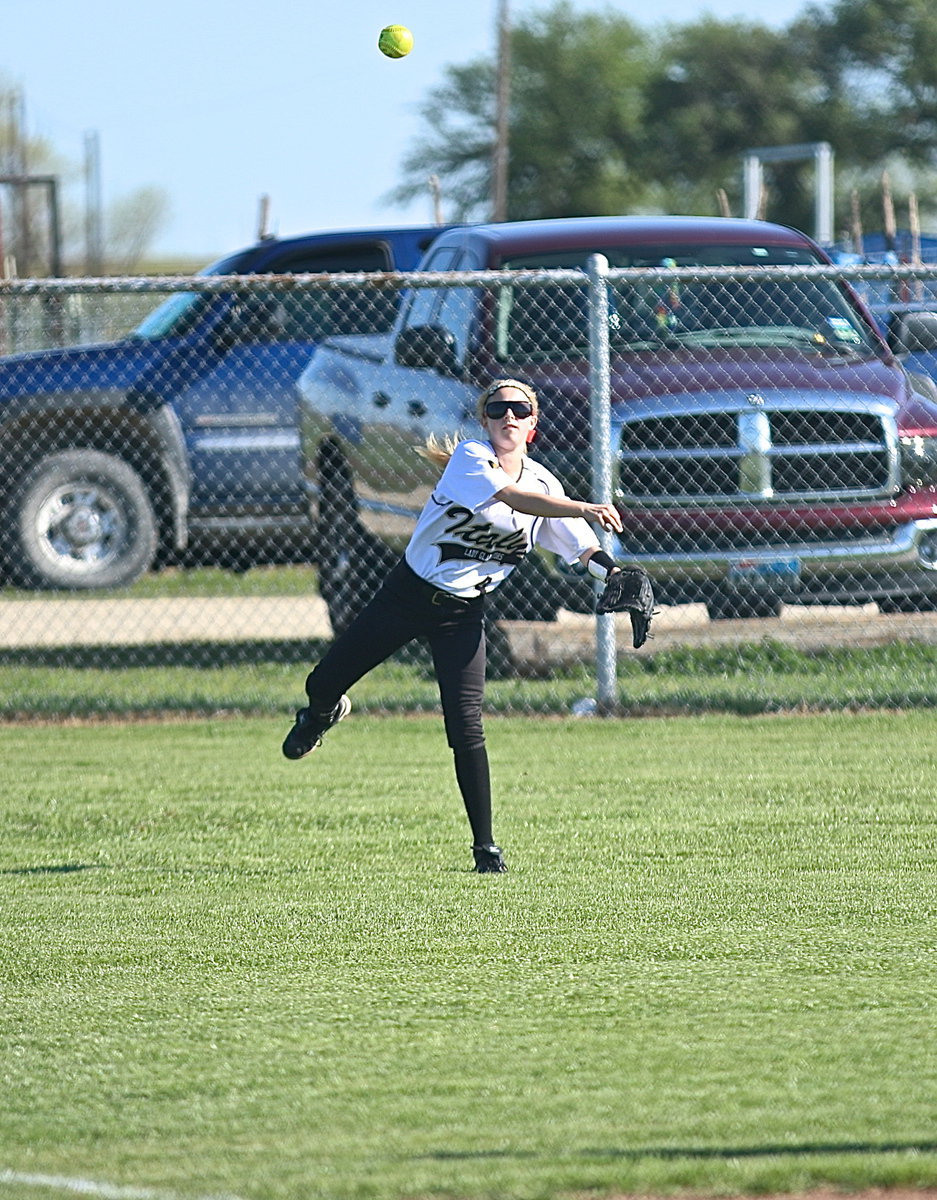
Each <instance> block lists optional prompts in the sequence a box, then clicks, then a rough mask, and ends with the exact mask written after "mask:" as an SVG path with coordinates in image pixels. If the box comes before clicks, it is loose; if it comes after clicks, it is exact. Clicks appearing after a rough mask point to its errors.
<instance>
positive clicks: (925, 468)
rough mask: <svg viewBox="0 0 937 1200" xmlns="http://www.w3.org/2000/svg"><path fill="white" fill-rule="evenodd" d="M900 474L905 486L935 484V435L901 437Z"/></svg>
mask: <svg viewBox="0 0 937 1200" xmlns="http://www.w3.org/2000/svg"><path fill="white" fill-rule="evenodd" d="M901 475H902V482H903V484H904V486H905V487H929V486H933V485H937V437H922V436H920V435H918V434H915V435H913V436H911V437H903V438H902V439H901Z"/></svg>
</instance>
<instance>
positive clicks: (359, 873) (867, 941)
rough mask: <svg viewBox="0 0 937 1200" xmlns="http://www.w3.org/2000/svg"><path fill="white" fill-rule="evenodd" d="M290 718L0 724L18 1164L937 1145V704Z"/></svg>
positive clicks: (796, 1184)
mask: <svg viewBox="0 0 937 1200" xmlns="http://www.w3.org/2000/svg"><path fill="white" fill-rule="evenodd" d="M286 725H287V722H286V721H285V720H284V719H282V718H281V719H272V718H266V717H265V718H258V719H253V720H247V719H231V720H219V721H214V722H212V721H209V720H197V721H191V722H183V721H180V722H178V723H174V724H171V723H152V724H147V723H137V724H127V725H121V724H105V725H92V726H80V725H77V724H76V725H53V726H43V725H6V726H0V753H2V757H3V763H4V770H3V772H2V775H0V798H2V802H0V831H2V842H0V845H2V850H0V904H2V941H0V1017H2V1026H0V1045H2V1058H0V1062H2V1078H3V1085H4V1086H3V1093H4V1098H3V1103H2V1105H0V1184H2V1185H3V1186H2V1188H0V1193H2V1194H3V1195H9V1196H12V1197H24V1198H25V1197H36V1196H48V1195H53V1194H61V1193H62V1191H63V1190H64V1191H72V1192H74V1191H83V1192H85V1193H86V1194H91V1195H98V1196H104V1197H110V1198H111V1200H121V1197H125V1198H126V1200H145V1198H146V1197H152V1198H153V1200H160V1197H165V1196H166V1195H170V1194H171V1195H172V1196H174V1197H181V1198H186V1200H188V1198H192V1200H195V1198H204V1197H209V1196H211V1197H221V1196H227V1197H231V1196H236V1197H242V1198H244V1200H280V1198H289V1200H308V1198H317V1197H322V1198H329V1200H332V1198H334V1200H346V1198H351V1197H356V1198H358V1197H360V1198H369V1200H403V1198H404V1197H427V1196H440V1197H443V1196H444V1197H473V1198H475V1197H492V1198H494V1197H499V1198H502V1197H503V1198H509V1200H510V1198H518V1200H520V1198H524V1200H540V1198H545V1197H556V1196H560V1195H564V1194H577V1195H583V1194H591V1195H603V1194H613V1193H616V1192H618V1193H621V1192H645V1193H648V1192H666V1193H669V1192H674V1191H680V1190H691V1191H694V1192H699V1193H710V1194H737V1193H742V1192H764V1191H769V1190H780V1191H792V1190H797V1189H802V1188H807V1187H811V1186H813V1185H817V1184H821V1183H829V1184H832V1185H834V1186H836V1187H838V1188H842V1189H847V1190H848V1189H859V1188H862V1187H865V1186H868V1185H879V1186H882V1185H884V1186H890V1185H895V1186H897V1185H904V1186H934V1185H935V1184H937V1050H935V1037H934V1031H935V1025H937V1015H935V1014H937V1004H935V996H937V952H935V941H937V939H935V930H937V871H935V858H937V837H935V834H937V830H935V821H937V811H935V803H934V796H935V774H937V736H935V735H937V713H934V712H933V711H918V712H906V713H895V714H862V715H855V714H852V715H850V714H836V715H827V716H817V717H790V716H784V717H754V718H744V717H734V716H704V717H679V718H672V719H656V718H655V719H646V720H638V721H633V722H620V721H598V720H585V721H578V722H577V721H574V720H564V719H543V720H539V721H533V720H524V719H508V718H495V719H492V720H490V721H489V742H490V749H491V756H492V763H493V773H494V778H495V783H496V795H497V800H496V815H497V820H496V832H497V835H498V836H499V838H500V839H501V841H502V843H503V845H504V847H505V851H506V854H507V856H508V861H509V863H510V865H511V868H512V870H511V874H509V875H508V876H504V877H493V876H476V875H474V874H473V873H471V871H470V870H469V866H470V861H471V856H470V853H469V848H468V843H469V837H468V829H467V823H466V822H465V820H464V817H463V815H462V812H461V807H460V802H459V800H458V799H457V796H456V793H455V788H454V783H453V780H452V778H451V767H450V760H449V753H448V750H447V749H446V746H445V743H444V738H443V735H442V731H441V728H440V722H439V720H438V719H437V718H430V717H423V718H384V719H379V718H375V717H370V716H362V715H358V716H357V717H356V716H353V717H352V719H351V720H349V721H348V722H346V723H344V724H343V725H342V726H341V727H340V728H339V729H337V730H335V731H334V733H332V734H330V736H329V739H328V740H327V742H326V745H325V747H324V748H323V750H322V751H321V752H320V753H319V754H317V755H315V756H314V757H313V758H312V759H310V760H309V761H307V762H303V763H298V764H291V763H287V762H286V761H285V760H283V759H282V758H281V757H280V756H279V742H280V740H281V738H282V736H283V734H284V732H285V730H286ZM43 1179H46V1182H45V1183H43V1182H42V1180H43ZM115 1189H123V1190H115ZM146 1189H151V1190H146Z"/></svg>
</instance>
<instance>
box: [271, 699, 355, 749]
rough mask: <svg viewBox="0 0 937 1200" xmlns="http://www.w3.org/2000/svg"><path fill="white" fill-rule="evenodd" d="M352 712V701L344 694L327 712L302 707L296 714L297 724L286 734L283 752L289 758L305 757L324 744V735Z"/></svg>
mask: <svg viewBox="0 0 937 1200" xmlns="http://www.w3.org/2000/svg"><path fill="white" fill-rule="evenodd" d="M350 712H351V701H350V700H349V699H348V697H347V696H342V697H341V699H340V700H339V702H338V704H336V705H335V707H334V708H333V709H332V711H331V712H327V713H314V712H311V711H310V710H309V709H308V708H301V709H300V710H299V712H298V713H297V714H296V724H295V725H294V726H293V728H292V729H291V730H290V731H289V733H288V734H287V735H286V739H285V741H284V742H283V753H284V754H285V755H286V757H287V758H293V759H296V758H305V757H306V755H307V754H311V753H312V751H313V750H318V748H319V747H320V746H321V745H322V737H323V735H324V734H326V733H328V731H329V730H330V729H331V728H332V726H333V725H337V724H338V723H339V721H341V720H342V718H343V717H347V716H348V714H349V713H350Z"/></svg>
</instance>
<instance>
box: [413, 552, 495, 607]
mask: <svg viewBox="0 0 937 1200" xmlns="http://www.w3.org/2000/svg"><path fill="white" fill-rule="evenodd" d="M399 567H400V568H401V569H402V572H405V574H406V579H407V582H408V583H409V584H411V585H412V586H413V587H415V588H417V589H418V590H419V592H420V593H421V594H422V595H423V596H424V598H425V599H427V600H429V602H430V604H436V605H438V606H439V607H440V608H446V607H448V606H450V605H451V606H454V607H455V608H465V607H466V606H467V605H469V604H477V603H478V602H479V600H482V599H484V596H483V595H482V593H479V594H478V595H477V596H456V595H454V593H452V592H447V591H446V590H445V589H444V588H438V587H434V586H433V584H431V583H429V582H428V581H427V580H425V579H424V578H423V576H422V575H417V573H416V571H414V569H413V568H412V567H411V566H410V564H409V563H408V562H407V560H406V559H404V558H402V559H401V560H400V564H399Z"/></svg>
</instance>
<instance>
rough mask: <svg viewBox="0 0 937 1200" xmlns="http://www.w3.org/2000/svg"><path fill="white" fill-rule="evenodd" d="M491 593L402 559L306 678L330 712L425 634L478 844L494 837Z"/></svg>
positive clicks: (309, 690)
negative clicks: (487, 717)
mask: <svg viewBox="0 0 937 1200" xmlns="http://www.w3.org/2000/svg"><path fill="white" fill-rule="evenodd" d="M484 609H485V601H484V597H483V596H479V597H477V598H473V599H471V600H467V601H460V600H459V599H457V598H456V597H451V596H448V595H447V594H446V593H444V592H440V591H438V590H436V589H434V588H433V587H432V586H431V585H430V584H428V583H426V581H425V580H423V579H421V578H420V577H419V576H418V575H416V574H415V573H414V572H413V571H412V570H411V569H410V567H409V566H408V565H407V564H406V562H404V561H403V560H401V561H400V562H399V563H398V564H397V565H396V566H395V567H394V568H393V570H392V571H391V572H390V574H389V575H388V576H387V579H386V580H385V581H384V583H383V584H382V585H381V588H380V590H379V591H378V592H377V594H376V595H375V596H374V598H373V599H372V600H371V601H370V603H369V604H367V605H366V606H365V608H363V609H362V611H361V612H360V613H359V614H358V616H357V617H356V618H355V619H354V621H352V623H351V625H349V626H348V628H347V629H346V630H345V631H344V632H343V633H341V634H340V635H339V636H338V637H337V638H336V639H335V641H334V642H333V643H332V645H331V646H330V647H329V649H328V651H327V652H326V654H325V656H324V657H323V658H322V660H321V661H320V662H319V664H318V665H317V666H316V667H315V668H314V670H313V671H312V672H311V673H310V674H309V676H308V678H307V679H306V694H307V696H308V697H309V707H310V708H311V709H312V711H313V712H323V713H324V712H330V711H331V710H332V709H333V708H334V707H335V705H336V704H337V703H338V701H339V698H340V696H341V695H342V693H343V692H347V691H348V690H349V688H351V687H352V686H353V685H354V684H355V683H357V681H358V680H359V679H361V678H362V677H363V676H364V675H366V674H367V673H368V672H369V671H372V670H373V669H374V668H375V667H376V666H378V665H379V664H380V663H382V662H384V661H385V659H387V658H389V657H390V656H391V654H393V653H394V652H395V651H396V650H399V649H401V648H402V647H403V646H406V645H407V644H408V643H409V642H412V641H414V640H415V639H417V638H423V639H425V640H426V641H427V642H428V644H429V648H430V651H431V653H432V656H433V666H434V668H435V672H436V680H437V683H438V685H439V698H440V702H441V704H442V711H443V720H444V723H445V729H446V738H447V740H448V743H449V746H450V748H451V749H452V752H453V756H454V760H455V771H456V780H457V782H458V785H459V790H460V792H461V794H462V799H463V802H464V804H465V808H466V812H467V814H468V818H469V823H470V825H471V827H472V835H473V838H474V842H475V845H478V846H481V845H487V844H489V843H490V842H492V841H493V840H494V839H493V836H492V830H491V782H490V776H489V767H488V751H487V749H486V747H485V734H484V728H483V725H482V701H483V699H484V694H485V625H484Z"/></svg>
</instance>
